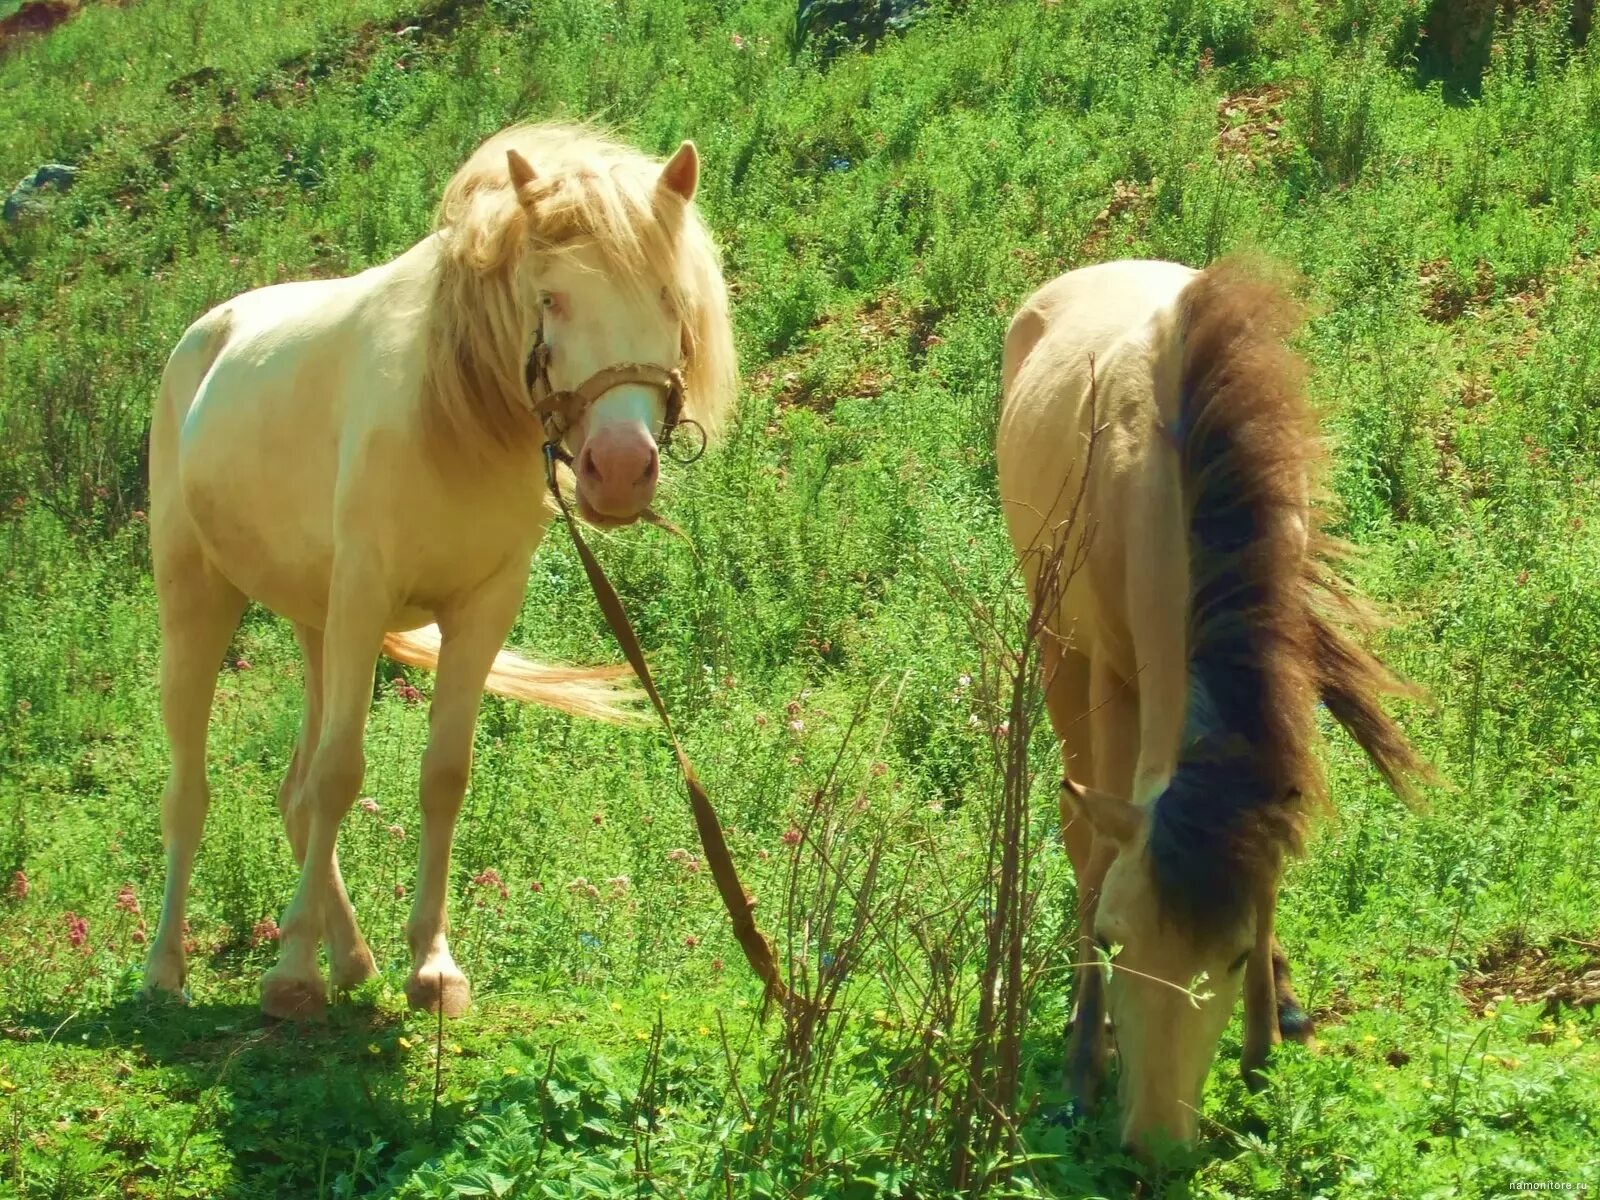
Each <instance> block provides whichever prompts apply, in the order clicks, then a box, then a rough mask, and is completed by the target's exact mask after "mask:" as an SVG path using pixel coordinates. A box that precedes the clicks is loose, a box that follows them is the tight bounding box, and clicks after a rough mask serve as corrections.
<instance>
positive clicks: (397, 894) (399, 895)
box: [394, 883, 406, 900]
mask: <svg viewBox="0 0 1600 1200" xmlns="http://www.w3.org/2000/svg"><path fill="white" fill-rule="evenodd" d="M394 898H395V899H396V900H404V899H405V898H406V885H405V884H403V883H397V884H395V885H394Z"/></svg>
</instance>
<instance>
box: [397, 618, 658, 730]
mask: <svg viewBox="0 0 1600 1200" xmlns="http://www.w3.org/2000/svg"><path fill="white" fill-rule="evenodd" d="M439 643H440V635H439V627H438V626H437V625H426V626H424V627H423V628H421V629H413V630H411V631H410V632H409V633H390V634H386V635H385V636H384V639H383V652H384V653H385V654H386V655H388V656H389V657H390V658H392V659H394V660H395V662H400V663H405V664H406V665H407V666H412V667H424V668H426V669H427V670H429V671H432V670H434V669H436V668H437V667H438V665H439ZM629 674H630V672H629V670H628V668H627V667H625V666H614V667H552V666H548V665H546V664H544V663H536V662H529V661H528V660H527V659H525V658H523V657H521V656H520V655H517V654H513V653H512V652H511V651H510V650H502V651H500V653H499V654H497V655H495V660H494V665H493V666H492V667H491V668H490V669H489V678H488V679H486V680H485V681H484V684H483V687H484V690H485V691H487V692H493V693H494V694H495V695H496V696H505V697H506V698H507V699H511V700H522V701H526V702H527V703H529V704H542V705H544V706H545V707H546V708H556V709H560V710H561V711H562V712H564V713H571V714H572V715H573V716H575V717H588V718H590V719H591V720H595V721H608V722H611V723H612V724H615V725H634V724H638V723H640V722H642V721H644V720H645V719H646V717H645V715H644V713H643V712H642V711H640V710H639V709H638V708H637V707H633V702H634V701H635V700H637V699H638V698H639V692H638V690H637V689H635V688H633V687H632V686H630V685H629V684H628V683H626V682H625V681H624V679H625V677H626V676H628V675H629Z"/></svg>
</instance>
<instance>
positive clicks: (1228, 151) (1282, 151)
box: [1217, 86, 1290, 171]
mask: <svg viewBox="0 0 1600 1200" xmlns="http://www.w3.org/2000/svg"><path fill="white" fill-rule="evenodd" d="M1288 95H1289V89H1288V88H1285V87H1276V86H1267V87H1258V88H1250V89H1247V90H1246V91H1242V92H1235V93H1234V94H1233V95H1231V96H1224V97H1223V98H1222V99H1221V100H1219V101H1218V102H1217V152H1218V154H1220V155H1221V156H1222V157H1224V158H1233V159H1237V160H1239V161H1240V162H1242V163H1243V164H1244V165H1245V166H1246V167H1247V168H1248V169H1250V170H1252V171H1253V170H1255V169H1256V168H1257V167H1258V166H1261V165H1263V164H1266V163H1270V162H1272V161H1273V160H1275V159H1278V158H1281V157H1283V156H1284V155H1286V154H1287V153H1288V152H1289V149H1290V143H1289V140H1288V138H1286V137H1284V134H1283V102H1284V100H1285V99H1287V98H1288Z"/></svg>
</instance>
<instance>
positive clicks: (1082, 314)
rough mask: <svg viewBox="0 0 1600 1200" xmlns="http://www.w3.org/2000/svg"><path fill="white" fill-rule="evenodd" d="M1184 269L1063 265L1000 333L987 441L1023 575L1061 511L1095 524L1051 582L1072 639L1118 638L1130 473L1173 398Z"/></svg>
mask: <svg viewBox="0 0 1600 1200" xmlns="http://www.w3.org/2000/svg"><path fill="white" fill-rule="evenodd" d="M1196 275H1197V272H1196V271H1194V270H1193V269H1192V268H1189V267H1185V266H1182V265H1180V264H1177V263H1170V262H1156V261H1143V260H1138V261H1125V262H1112V263H1103V264H1099V265H1096V266H1091V267H1084V268H1081V269H1078V270H1075V271H1069V272H1067V273H1066V274H1064V275H1061V276H1059V277H1057V278H1056V279H1054V280H1052V281H1051V282H1049V283H1047V284H1045V285H1044V286H1043V287H1041V288H1040V289H1039V290H1038V291H1036V292H1034V293H1033V294H1032V295H1031V296H1029V297H1028V298H1027V300H1025V301H1024V302H1023V304H1022V306H1021V307H1020V309H1019V310H1018V312H1017V315H1016V316H1015V317H1014V318H1013V320H1012V323H1011V328H1010V330H1009V331H1008V334H1007V338H1006V347H1005V354H1004V360H1003V366H1002V379H1003V386H1004V397H1003V400H1002V408H1001V415H1000V427H999V437H998V442H997V446H996V458H997V465H998V468H999V477H1000V495H1001V502H1002V505H1003V507H1004V510H1005V516H1006V523H1007V526H1008V528H1009V531H1010V534H1011V540H1012V543H1013V545H1014V546H1015V548H1016V550H1017V553H1018V554H1019V556H1022V557H1023V559H1024V562H1025V564H1029V565H1028V566H1026V567H1025V569H1026V570H1028V571H1029V572H1030V574H1031V572H1032V571H1033V570H1036V569H1037V566H1036V564H1037V562H1038V561H1039V560H1038V556H1037V555H1036V554H1034V553H1032V551H1034V550H1035V549H1036V548H1038V547H1040V546H1042V545H1046V544H1048V543H1049V542H1050V541H1051V540H1052V539H1053V538H1055V537H1057V536H1058V535H1059V532H1061V531H1062V530H1063V528H1064V526H1063V522H1065V521H1066V520H1067V518H1068V517H1069V515H1071V514H1073V513H1074V512H1075V513H1076V519H1077V529H1078V530H1084V529H1092V530H1093V531H1094V533H1093V538H1092V539H1091V541H1090V546H1089V549H1090V553H1089V557H1088V560H1087V562H1086V563H1085V569H1084V570H1083V572H1081V574H1080V576H1079V577H1076V578H1073V579H1069V580H1065V581H1064V583H1065V585H1066V586H1065V594H1064V596H1063V606H1062V607H1063V611H1062V614H1061V617H1060V621H1061V622H1063V623H1069V624H1073V625H1075V626H1077V628H1078V629H1079V634H1080V637H1082V638H1088V637H1091V636H1093V631H1095V630H1098V631H1100V633H1101V634H1103V635H1104V636H1107V637H1111V638H1113V639H1114V640H1119V641H1120V640H1122V639H1121V638H1120V636H1119V633H1118V630H1119V628H1120V627H1121V625H1122V624H1123V621H1122V613H1123V610H1124V609H1125V607H1126V604H1125V597H1124V596H1123V579H1124V575H1125V548H1126V546H1127V545H1128V544H1129V542H1130V540H1135V539H1136V538H1137V534H1138V531H1137V530H1136V529H1134V528H1133V525H1134V524H1135V523H1136V513H1137V507H1136V505H1135V503H1134V500H1135V496H1134V492H1135V489H1136V488H1137V486H1138V485H1137V483H1136V482H1135V481H1136V480H1138V479H1139V478H1140V477H1141V476H1142V475H1143V474H1144V473H1145V472H1146V471H1147V470H1148V469H1150V467H1151V466H1152V464H1154V463H1155V462H1156V461H1157V460H1155V459H1154V457H1153V456H1155V455H1156V454H1158V453H1159V450H1160V446H1161V439H1160V437H1159V433H1160V430H1161V428H1162V427H1163V426H1164V425H1165V424H1166V423H1167V421H1169V420H1170V417H1171V415H1172V414H1171V412H1170V411H1169V410H1170V409H1171V408H1172V406H1173V405H1174V404H1175V403H1176V392H1177V386H1176V385H1177V372H1178V360H1179V357H1180V349H1181V347H1180V342H1179V337H1178V332H1179V331H1178V324H1177V319H1178V301H1179V298H1180V297H1181V296H1182V294H1183V290H1184V288H1185V287H1187V286H1188V284H1189V282H1190V281H1191V280H1192V279H1194V278H1195V276H1196ZM1091 439H1092V440H1093V443H1094V451H1093V454H1092V455H1091V454H1090V452H1089V447H1090V443H1091ZM1086 470H1087V471H1089V474H1088V477H1087V479H1086V477H1085V471H1086ZM1069 557H1070V555H1069Z"/></svg>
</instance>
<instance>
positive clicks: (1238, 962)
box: [1228, 950, 1250, 974]
mask: <svg viewBox="0 0 1600 1200" xmlns="http://www.w3.org/2000/svg"><path fill="white" fill-rule="evenodd" d="M1249 961H1250V951H1248V950H1246V951H1245V952H1244V953H1243V954H1241V955H1239V957H1238V958H1236V959H1234V960H1233V963H1232V965H1231V966H1229V967H1228V972H1229V974H1233V973H1235V972H1237V971H1239V970H1240V969H1241V968H1242V967H1243V966H1244V965H1245V963H1247V962H1249Z"/></svg>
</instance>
